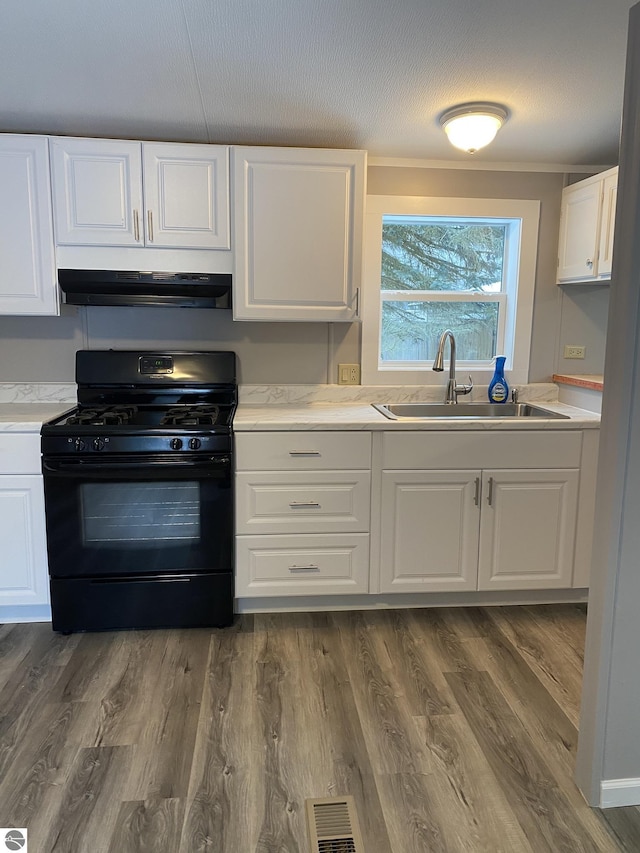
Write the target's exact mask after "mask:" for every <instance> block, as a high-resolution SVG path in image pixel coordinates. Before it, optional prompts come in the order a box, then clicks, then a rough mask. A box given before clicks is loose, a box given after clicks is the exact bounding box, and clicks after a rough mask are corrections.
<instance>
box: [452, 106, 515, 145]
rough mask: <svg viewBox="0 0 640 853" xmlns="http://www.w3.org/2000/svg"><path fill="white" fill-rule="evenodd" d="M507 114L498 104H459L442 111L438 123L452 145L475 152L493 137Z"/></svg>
mask: <svg viewBox="0 0 640 853" xmlns="http://www.w3.org/2000/svg"><path fill="white" fill-rule="evenodd" d="M507 116H508V113H507V110H506V108H505V107H501V106H500V104H477V103H476V104H460V105H459V106H457V107H453V108H452V109H450V110H447V111H446V112H444V113H443V114H442V115H441V116H440V124H441V126H442V128H443V130H444V132H445V133H446V134H447V136H448V137H449V142H450V143H451V144H452V145H455V147H456V148H460V149H461V150H462V151H466V152H467V153H468V154H475V152H476V151H478V150H479V149H480V148H484V147H485V145H488V144H489V143H490V142H491V141H492V140H493V139H494V137H495V135H496V133H497V132H498V131H499V130H500V128H501V127H502V125H503V124H504V123H505V121H506V120H507Z"/></svg>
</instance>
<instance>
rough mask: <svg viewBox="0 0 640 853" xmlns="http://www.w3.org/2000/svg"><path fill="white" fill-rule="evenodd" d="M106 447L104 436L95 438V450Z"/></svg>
mask: <svg viewBox="0 0 640 853" xmlns="http://www.w3.org/2000/svg"><path fill="white" fill-rule="evenodd" d="M103 448H104V438H94V439H93V449H94V450H102V449H103Z"/></svg>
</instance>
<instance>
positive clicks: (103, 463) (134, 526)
mask: <svg viewBox="0 0 640 853" xmlns="http://www.w3.org/2000/svg"><path fill="white" fill-rule="evenodd" d="M42 467H43V474H44V488H45V507H46V520H47V546H48V553H49V574H50V575H51V578H52V579H54V578H123V577H133V576H135V577H137V578H140V577H144V576H160V575H162V574H175V573H176V572H184V573H198V572H203V573H204V572H207V573H211V572H231V571H232V568H233V492H232V479H231V467H232V466H231V461H230V457H229V456H228V455H217V456H206V457H204V458H198V457H195V458H194V456H192V455H189V454H171V455H168V454H167V455H154V456H144V455H126V456H125V455H123V456H116V455H112V454H110V455H109V456H108V457H107V456H105V457H102V458H99V459H97V458H95V457H91V458H90V459H83V458H78V457H69V458H45V459H44V460H43V466H42Z"/></svg>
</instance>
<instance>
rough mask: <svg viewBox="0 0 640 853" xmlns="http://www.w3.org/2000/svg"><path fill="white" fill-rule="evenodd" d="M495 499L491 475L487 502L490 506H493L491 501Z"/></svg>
mask: <svg viewBox="0 0 640 853" xmlns="http://www.w3.org/2000/svg"><path fill="white" fill-rule="evenodd" d="M492 500H493V477H489V494H488V495H487V503H488V504H489V506H492V504H491V501H492Z"/></svg>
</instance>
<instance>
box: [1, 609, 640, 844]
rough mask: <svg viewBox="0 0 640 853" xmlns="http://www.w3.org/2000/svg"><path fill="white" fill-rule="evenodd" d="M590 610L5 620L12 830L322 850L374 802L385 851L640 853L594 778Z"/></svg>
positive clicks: (7, 793)
mask: <svg viewBox="0 0 640 853" xmlns="http://www.w3.org/2000/svg"><path fill="white" fill-rule="evenodd" d="M584 630H585V611H584V608H583V607H580V606H573V605H567V606H565V605H563V606H556V605H553V606H549V605H547V606H540V607H496V608H459V609H428V610H395V611H370V612H359V613H330V614H329V613H310V614H278V615H263V616H255V617H253V616H245V617H242V618H239V619H238V622H237V624H236V625H235V626H234V627H233V628H230V629H227V630H215V629H212V630H191V631H189V630H176V631H129V632H119V633H105V634H75V635H72V636H68V637H63V636H60V635H56V634H54V633H52V631H51V629H50V626H49V625H47V624H31V625H4V626H0V826H5V827H27V828H28V830H29V851H30V853H134V852H135V853H203V852H204V851H209V853H254V851H255V852H256V853H298V851H300V853H307V851H308V850H309V848H308V843H307V833H306V826H305V818H304V800H305V798H307V797H327V796H333V795H344V794H353V796H354V797H355V801H356V806H357V811H358V816H359V821H360V825H361V829H362V832H363V835H364V841H365V850H366V853H462V851H465V853H546V851H548V853H565V851H566V853H610V851H611V853H613V851H633V853H638V851H640V810H638V809H634V808H628V809H614V810H608V811H606V812H604V811H598V810H594V809H590V808H589V807H588V806H587V805H586V804H585V802H584V800H583V798H582V796H581V794H580V793H579V791H578V790H577V788H576V787H575V784H574V782H573V778H572V776H573V766H574V759H575V750H576V742H577V731H576V725H577V723H578V715H579V706H580V683H581V672H582V659H583V644H584Z"/></svg>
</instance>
